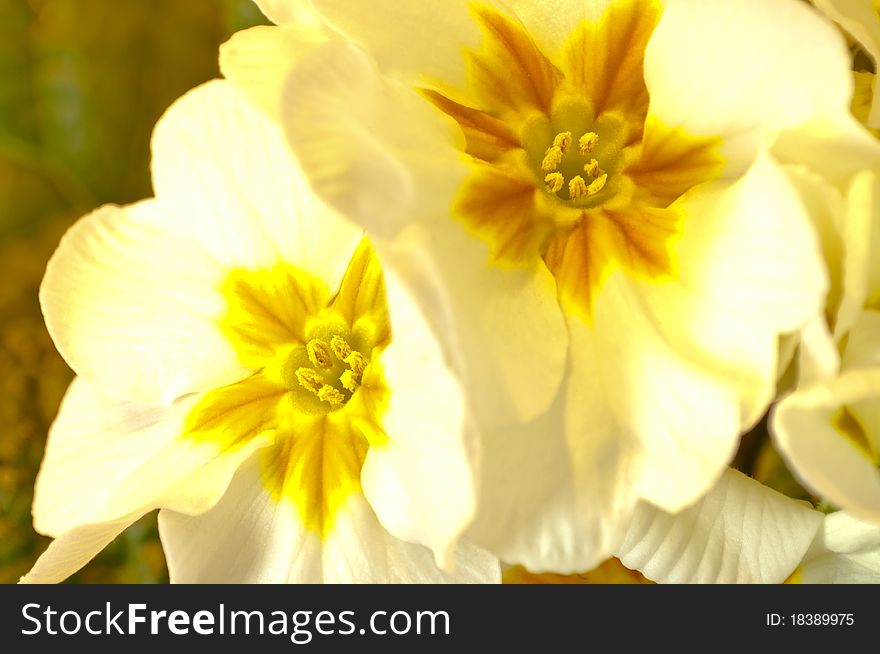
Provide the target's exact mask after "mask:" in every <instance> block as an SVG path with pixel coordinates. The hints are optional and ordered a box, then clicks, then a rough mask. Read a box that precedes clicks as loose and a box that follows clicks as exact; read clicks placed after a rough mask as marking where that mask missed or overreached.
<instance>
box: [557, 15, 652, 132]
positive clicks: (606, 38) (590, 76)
mask: <svg viewBox="0 0 880 654" xmlns="http://www.w3.org/2000/svg"><path fill="white" fill-rule="evenodd" d="M662 12H663V7H662V4H661V2H659V0H617V1H616V2H613V3H611V4H610V5H609V7H608V9H607V10H606V11H605V14H604V15H603V16H602V17H601V18H600V19H599V20H598V21H594V22H584V23H582V24H581V25H580V26H579V27H578V29H577V30H575V32H574V33H573V34H572V35H571V36H570V37H569V39H568V40H567V41H566V43H565V45H564V47H563V53H562V61H561V65H560V68H561V69H562V71H563V72H564V73H565V76H566V78H567V79H568V80H569V81H570V82H571V83H572V84H574V85H575V86H576V87H577V88H578V89H579V90H580V91H581V93H583V95H584V96H585V99H586V100H587V101H588V102H589V103H590V104H591V105H592V107H593V109H594V111H595V112H596V114H597V115H599V114H601V113H602V112H604V111H621V112H623V113H624V114H626V115H628V116H630V117H632V118H638V119H641V118H643V117H644V115H645V114H646V113H647V110H648V89H647V87H646V86H645V78H644V73H643V64H644V59H645V48H646V46H647V44H648V40H649V39H650V38H651V35H652V34H653V33H654V28H655V27H656V25H657V22H658V21H659V20H660V15H661V13H662Z"/></svg>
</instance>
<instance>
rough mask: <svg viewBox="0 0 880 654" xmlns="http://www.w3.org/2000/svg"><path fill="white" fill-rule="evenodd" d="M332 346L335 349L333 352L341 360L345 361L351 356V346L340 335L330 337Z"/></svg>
mask: <svg viewBox="0 0 880 654" xmlns="http://www.w3.org/2000/svg"><path fill="white" fill-rule="evenodd" d="M330 348H331V349H332V350H333V354H335V355H336V358H337V359H339V360H340V361H345V360H346V359H347V358H348V357H349V356H351V346H350V345H349V344H348V343H347V342H346V341H345V339H344V338H340V337H339V336H334V337H333V338H331V339H330Z"/></svg>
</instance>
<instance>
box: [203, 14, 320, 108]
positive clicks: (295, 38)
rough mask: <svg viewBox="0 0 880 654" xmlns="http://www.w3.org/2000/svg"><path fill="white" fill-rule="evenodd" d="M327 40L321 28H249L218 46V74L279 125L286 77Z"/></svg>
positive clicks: (303, 26)
mask: <svg viewBox="0 0 880 654" xmlns="http://www.w3.org/2000/svg"><path fill="white" fill-rule="evenodd" d="M306 4H307V3H306ZM327 38H328V36H327V34H326V32H325V30H324V29H323V28H322V27H321V26H320V25H310V24H297V25H293V26H286V27H272V26H267V25H259V26H257V27H252V28H251V29H248V30H242V31H240V32H236V33H235V34H233V35H232V37H231V38H230V39H229V40H228V41H227V42H226V43H224V44H223V45H221V46H220V70H221V72H222V73H223V76H224V77H225V78H226V79H228V80H229V81H231V82H232V83H233V84H235V86H236V87H237V88H238V89H239V90H240V91H242V92H243V93H244V94H245V95H246V96H247V98H248V99H249V100H250V101H251V102H253V103H254V105H255V106H256V107H258V108H259V109H260V110H261V111H263V112H264V113H265V114H266V115H267V116H268V117H269V118H270V119H271V120H273V121H275V122H279V121H280V120H281V95H282V89H283V88H284V82H285V79H286V76H287V73H288V72H290V69H291V68H292V67H293V66H294V65H295V64H296V62H297V61H299V59H300V58H301V57H302V56H303V55H304V54H306V53H307V52H309V51H311V49H312V48H314V47H315V46H317V45H320V44H321V43H324V42H325V41H326V40H327Z"/></svg>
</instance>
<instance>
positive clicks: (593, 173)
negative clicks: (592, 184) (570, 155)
mask: <svg viewBox="0 0 880 654" xmlns="http://www.w3.org/2000/svg"><path fill="white" fill-rule="evenodd" d="M584 172H585V173H587V175H589V176H590V177H598V176H599V175H601V174H603V173H604V172H605V171H604V170H602V169H601V168H599V162H598V161H596V160H595V159H590V163H588V164H586V165H584Z"/></svg>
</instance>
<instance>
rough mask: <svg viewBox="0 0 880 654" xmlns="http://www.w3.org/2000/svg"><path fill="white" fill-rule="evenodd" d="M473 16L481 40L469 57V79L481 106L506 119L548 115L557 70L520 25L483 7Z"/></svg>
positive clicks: (558, 80)
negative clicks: (478, 28)
mask: <svg viewBox="0 0 880 654" xmlns="http://www.w3.org/2000/svg"><path fill="white" fill-rule="evenodd" d="M473 12H474V14H475V17H476V20H477V23H478V24H479V25H480V27H481V28H482V31H483V35H484V39H483V43H482V47H481V49H480V50H479V51H475V52H470V53H468V72H469V75H468V77H469V78H470V79H471V80H472V81H473V88H474V89H475V91H476V94H477V95H478V100H479V101H480V103H481V104H482V105H484V106H485V107H486V108H487V109H491V110H497V111H499V112H502V113H503V114H506V115H508V116H510V115H525V114H527V113H529V112H531V111H534V110H535V109H537V110H539V111H541V112H543V113H545V114H546V113H549V111H550V108H551V105H552V101H553V96H554V93H555V91H556V87H557V85H558V84H559V82H560V80H561V75H560V73H559V71H558V70H557V69H556V67H555V66H554V65H553V64H552V63H551V62H550V60H549V59H547V57H545V56H544V54H543V53H542V52H541V50H540V49H539V48H538V46H537V45H536V44H535V42H534V41H533V40H532V37H531V36H530V35H529V33H528V32H527V31H526V30H524V29H523V28H522V26H521V25H519V24H517V23H516V22H514V21H513V20H511V19H510V18H508V17H506V16H504V15H502V14H500V13H498V11H496V10H495V9H492V8H490V7H487V6H484V5H475V6H474V9H473Z"/></svg>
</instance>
